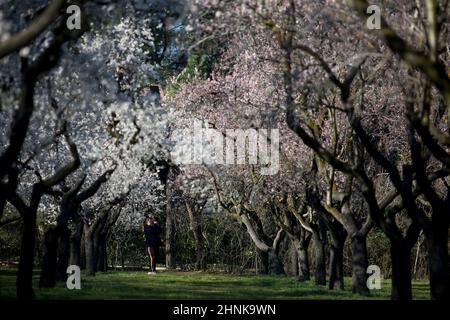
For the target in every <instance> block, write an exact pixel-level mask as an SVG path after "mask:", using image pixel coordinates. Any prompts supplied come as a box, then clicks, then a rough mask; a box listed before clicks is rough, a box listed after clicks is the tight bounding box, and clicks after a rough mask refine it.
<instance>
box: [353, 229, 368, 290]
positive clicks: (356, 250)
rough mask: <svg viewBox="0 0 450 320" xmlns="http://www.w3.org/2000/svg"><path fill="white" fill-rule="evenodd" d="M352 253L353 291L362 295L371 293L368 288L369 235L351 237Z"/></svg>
mask: <svg viewBox="0 0 450 320" xmlns="http://www.w3.org/2000/svg"><path fill="white" fill-rule="evenodd" d="M351 251H352V291H353V293H357V294H360V295H368V294H369V293H370V290H369V288H367V267H368V265H369V261H368V258H367V235H361V234H359V233H357V234H355V235H353V236H352V237H351Z"/></svg>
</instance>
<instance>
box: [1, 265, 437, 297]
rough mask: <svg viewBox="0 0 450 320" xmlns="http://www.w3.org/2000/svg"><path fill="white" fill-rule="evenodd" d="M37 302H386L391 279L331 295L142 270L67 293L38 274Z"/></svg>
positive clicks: (277, 280) (9, 283)
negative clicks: (364, 293)
mask: <svg viewBox="0 0 450 320" xmlns="http://www.w3.org/2000/svg"><path fill="white" fill-rule="evenodd" d="M15 277H16V271H15V270H14V269H0V298H1V299H5V298H6V299H13V298H14V296H15ZM33 283H34V288H35V293H36V297H37V299H44V300H46V299H89V300H90V299H101V300H105V299H106V300H110V299H175V300H186V299H208V300H219V299H229V300H233V299H243V300H252V299H261V300H277V299H308V300H311V299H314V300H316V299H317V300H342V299H346V300H349V299H389V296H390V281H389V280H388V279H386V280H383V282H382V290H379V291H373V293H372V294H371V295H370V296H369V297H361V296H358V295H354V294H353V293H352V292H351V279H350V278H346V279H345V285H346V289H345V290H344V291H330V290H328V288H327V287H326V286H317V285H315V284H314V281H313V280H312V281H305V282H299V281H297V279H296V278H294V277H287V276H261V275H245V276H236V275H228V274H208V273H192V272H160V273H158V274H157V275H156V276H151V275H147V274H146V272H121V271H111V272H107V273H98V274H97V275H96V276H86V275H84V274H83V273H82V282H81V286H82V289H81V290H68V289H67V288H66V286H65V283H58V284H57V286H56V287H55V288H52V289H39V288H38V284H39V271H36V272H35V273H34V276H33ZM413 287H414V297H415V298H416V299H428V297H429V290H428V282H427V281H423V280H420V281H415V282H414V285H413Z"/></svg>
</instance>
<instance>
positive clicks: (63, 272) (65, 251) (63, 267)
mask: <svg viewBox="0 0 450 320" xmlns="http://www.w3.org/2000/svg"><path fill="white" fill-rule="evenodd" d="M57 252H58V261H57V264H56V281H62V282H65V281H66V280H67V267H68V266H69V257H70V230H69V228H67V226H64V227H62V228H61V234H60V237H59V243H58V251H57Z"/></svg>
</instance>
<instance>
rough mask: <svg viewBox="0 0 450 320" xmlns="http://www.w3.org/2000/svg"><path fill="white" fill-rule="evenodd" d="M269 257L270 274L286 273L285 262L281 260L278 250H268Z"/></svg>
mask: <svg viewBox="0 0 450 320" xmlns="http://www.w3.org/2000/svg"><path fill="white" fill-rule="evenodd" d="M267 254H268V258H269V269H268V271H269V274H277V275H280V274H285V273H284V268H283V263H282V262H281V260H280V257H279V255H278V252H276V250H274V249H270V250H269V251H268V252H267Z"/></svg>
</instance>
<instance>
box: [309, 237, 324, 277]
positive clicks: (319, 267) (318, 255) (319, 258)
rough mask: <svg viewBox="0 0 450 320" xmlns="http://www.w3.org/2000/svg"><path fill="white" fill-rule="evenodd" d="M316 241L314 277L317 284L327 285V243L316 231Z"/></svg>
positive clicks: (314, 241)
mask: <svg viewBox="0 0 450 320" xmlns="http://www.w3.org/2000/svg"><path fill="white" fill-rule="evenodd" d="M312 239H313V243H314V269H315V270H314V277H315V281H316V284H318V285H326V284H327V279H326V278H327V271H326V263H325V261H326V258H325V244H324V242H323V241H322V239H321V238H320V235H319V233H318V232H314V233H313V236H312Z"/></svg>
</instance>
